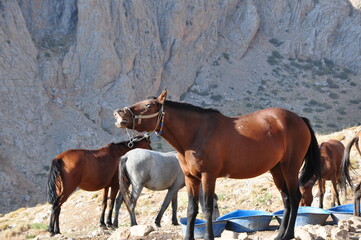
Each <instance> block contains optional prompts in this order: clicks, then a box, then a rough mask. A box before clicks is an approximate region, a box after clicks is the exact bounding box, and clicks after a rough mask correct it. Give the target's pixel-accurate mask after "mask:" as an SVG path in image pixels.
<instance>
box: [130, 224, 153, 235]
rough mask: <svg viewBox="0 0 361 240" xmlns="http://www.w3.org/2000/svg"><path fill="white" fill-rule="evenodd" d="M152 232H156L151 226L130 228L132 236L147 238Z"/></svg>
mask: <svg viewBox="0 0 361 240" xmlns="http://www.w3.org/2000/svg"><path fill="white" fill-rule="evenodd" d="M152 231H154V227H153V226H151V225H135V226H132V227H131V228H130V236H132V237H145V236H147V235H148V234H149V233H150V232H152Z"/></svg>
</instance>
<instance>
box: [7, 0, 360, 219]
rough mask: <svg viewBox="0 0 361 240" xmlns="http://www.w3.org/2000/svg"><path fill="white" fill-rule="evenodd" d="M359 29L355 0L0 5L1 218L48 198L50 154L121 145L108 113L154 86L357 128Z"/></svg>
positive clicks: (27, 1) (236, 108)
mask: <svg viewBox="0 0 361 240" xmlns="http://www.w3.org/2000/svg"><path fill="white" fill-rule="evenodd" d="M360 22H361V1H360V0H331V1H330V0H305V1H302V2H300V1H296V2H295V1H291V0H286V1H285V0H276V1H271V2H265V1H261V0H227V1H223V0H218V1H217V0H214V1H208V0H201V1H197V2H194V1H189V0H185V1H181V2H180V1H176V0H165V1H164V0H156V1H144V0H135V1H129V0H123V1H122V0H108V1H101V0H94V1H88V0H56V1H55V0H47V1H44V0H37V1H33V0H15V1H10V0H5V1H0V56H1V57H0V92H1V94H0V166H1V167H0V178H1V179H2V181H1V182H0V190H1V191H0V203H1V204H0V212H2V213H4V212H8V211H10V210H14V209H16V208H18V207H20V206H33V205H34V204H36V203H38V202H43V201H45V199H46V197H45V196H46V194H45V184H46V175H47V172H48V169H49V165H50V161H51V159H52V158H53V157H55V156H56V155H57V154H58V153H60V152H62V151H65V150H67V149H69V148H99V147H101V146H103V145H105V144H107V143H109V142H112V141H120V140H124V139H125V136H124V134H125V133H124V132H122V131H121V130H119V129H116V128H115V127H114V124H113V122H114V120H113V117H112V111H113V109H115V108H118V107H120V106H125V105H129V104H130V103H132V102H134V101H138V100H141V99H143V98H146V97H148V96H154V95H156V94H157V93H159V92H160V91H161V90H163V89H164V88H167V89H168V92H169V94H170V97H171V99H173V100H183V101H187V102H191V103H194V104H197V105H201V106H204V107H212V108H218V109H219V110H221V111H222V112H223V113H224V114H227V115H236V114H244V113H248V112H251V111H254V110H257V109H260V108H264V107H268V106H279V107H284V108H288V109H290V110H293V111H295V112H297V113H299V114H300V115H303V116H306V117H308V118H310V119H311V122H312V123H313V125H314V126H315V129H316V130H317V131H318V132H331V131H334V130H337V129H342V128H344V127H348V126H354V125H357V124H360V114H359V112H360V108H361V98H360V94H359V92H360V88H361V87H360V86H361V83H360V81H359V78H360V69H361V68H360V66H361V61H360V60H361V54H360V53H361V44H360V42H361V25H360ZM154 142H155V148H156V149H158V150H165V149H167V148H168V147H167V146H165V145H164V143H163V142H161V141H160V140H158V139H154Z"/></svg>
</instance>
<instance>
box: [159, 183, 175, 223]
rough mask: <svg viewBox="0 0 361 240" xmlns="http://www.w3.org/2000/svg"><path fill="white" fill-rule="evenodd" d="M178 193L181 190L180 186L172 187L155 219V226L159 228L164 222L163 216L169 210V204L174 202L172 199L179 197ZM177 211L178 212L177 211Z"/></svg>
mask: <svg viewBox="0 0 361 240" xmlns="http://www.w3.org/2000/svg"><path fill="white" fill-rule="evenodd" d="M178 191H179V188H178V186H175V185H173V186H172V187H170V188H169V189H168V192H167V195H166V196H165V198H164V201H163V204H162V207H161V208H160V210H159V213H158V215H157V217H156V219H155V225H156V226H157V227H160V221H161V220H162V217H163V214H164V212H165V210H166V209H167V207H168V206H169V203H170V202H171V201H172V199H174V196H177V193H178ZM173 210H174V209H173ZM175 211H176V212H177V209H176V210H175ZM173 217H174V216H173ZM176 221H177V218H176ZM173 223H174V221H173ZM177 223H178V222H177Z"/></svg>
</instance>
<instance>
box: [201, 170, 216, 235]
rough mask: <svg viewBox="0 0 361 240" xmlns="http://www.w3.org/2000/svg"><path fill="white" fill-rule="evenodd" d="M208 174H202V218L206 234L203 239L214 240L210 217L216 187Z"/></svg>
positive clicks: (214, 180)
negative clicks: (204, 222) (203, 218)
mask: <svg viewBox="0 0 361 240" xmlns="http://www.w3.org/2000/svg"><path fill="white" fill-rule="evenodd" d="M211 175H212V174H210V173H205V174H202V189H203V196H201V197H203V199H204V212H203V213H204V217H205V220H206V233H205V235H204V239H214V234H213V225H212V215H213V207H214V204H213V203H214V190H215V187H216V179H215V178H214V177H212V176H211Z"/></svg>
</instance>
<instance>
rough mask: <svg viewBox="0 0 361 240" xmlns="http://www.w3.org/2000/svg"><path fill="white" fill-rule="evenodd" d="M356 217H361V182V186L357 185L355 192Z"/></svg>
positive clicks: (360, 184)
mask: <svg viewBox="0 0 361 240" xmlns="http://www.w3.org/2000/svg"><path fill="white" fill-rule="evenodd" d="M354 195H355V196H354V197H355V200H354V215H355V216H358V217H361V213H360V198H361V182H360V183H359V184H357V185H356V187H355V190H354Z"/></svg>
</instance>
